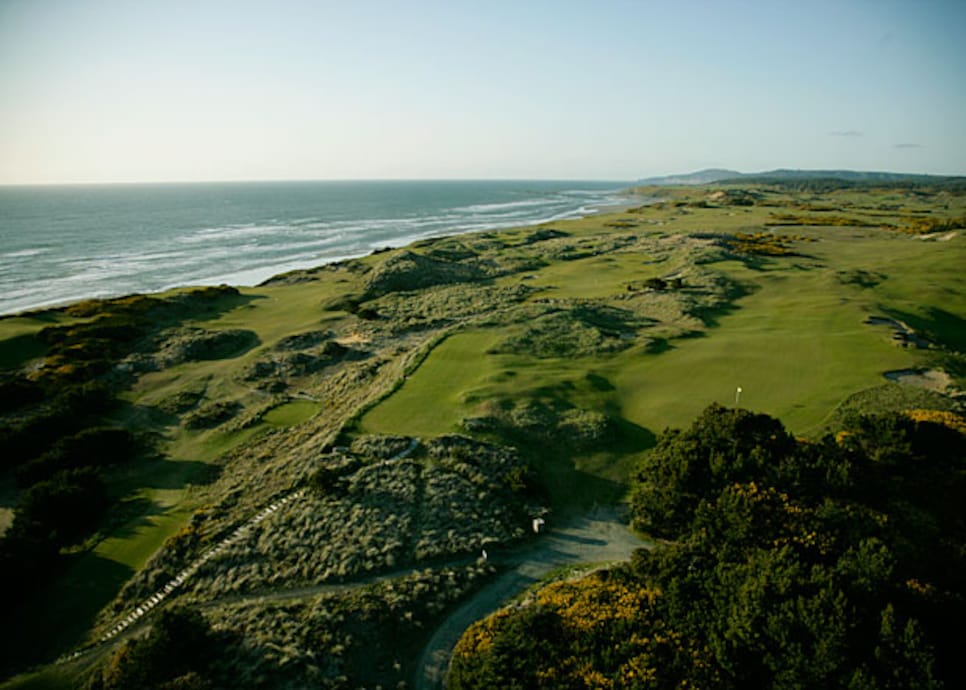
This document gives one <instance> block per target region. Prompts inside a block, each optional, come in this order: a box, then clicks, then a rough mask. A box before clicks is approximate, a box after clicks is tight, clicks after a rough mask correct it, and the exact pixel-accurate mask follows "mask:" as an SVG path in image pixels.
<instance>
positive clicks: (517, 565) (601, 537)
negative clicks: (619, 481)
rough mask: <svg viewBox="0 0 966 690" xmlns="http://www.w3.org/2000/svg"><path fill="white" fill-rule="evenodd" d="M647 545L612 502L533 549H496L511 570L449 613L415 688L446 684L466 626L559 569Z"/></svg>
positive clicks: (615, 557)
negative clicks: (455, 648) (630, 527)
mask: <svg viewBox="0 0 966 690" xmlns="http://www.w3.org/2000/svg"><path fill="white" fill-rule="evenodd" d="M647 546H649V544H647V543H646V542H644V541H642V540H641V539H640V538H639V537H637V535H635V534H634V533H633V532H631V531H630V529H628V527H627V525H626V524H624V522H623V521H622V520H621V519H620V518H619V515H618V509H617V508H615V507H613V506H607V507H598V508H597V509H595V510H594V511H593V512H592V513H589V514H588V515H586V516H584V517H582V518H579V519H577V520H574V521H572V522H570V523H568V524H566V525H562V526H561V527H558V528H555V529H552V530H550V531H549V532H548V533H546V534H545V535H543V536H542V537H540V540H539V541H538V542H537V543H536V544H531V545H528V548H525V549H521V550H518V551H514V552H509V553H507V554H506V555H505V556H501V555H500V554H494V557H493V558H492V560H494V561H496V562H500V563H505V564H507V565H508V566H509V569H508V571H507V572H505V573H503V574H502V575H500V576H499V577H497V579H496V580H495V581H494V582H491V583H490V584H489V585H487V586H486V587H484V588H483V589H481V590H480V591H478V592H477V593H476V594H475V595H473V596H472V597H471V598H470V599H469V600H467V601H466V602H464V603H463V604H462V605H461V606H460V607H459V608H457V609H456V610H455V611H453V612H452V613H450V614H449V616H447V617H446V618H445V619H444V620H443V622H442V623H441V624H440V625H439V626H438V627H437V628H436V631H435V632H434V633H433V636H432V637H431V638H430V640H429V642H428V643H427V645H426V647H425V648H424V649H423V653H422V655H421V657H420V659H419V664H418V666H417V668H416V677H415V678H414V679H413V687H414V688H415V690H437V689H439V688H442V687H443V680H444V678H445V676H446V670H447V668H448V667H449V659H450V656H451V655H452V653H453V647H455V646H456V642H457V641H458V640H459V638H460V636H461V635H462V634H463V631H465V630H466V629H467V628H468V627H469V626H470V625H471V624H472V623H474V622H475V621H477V620H479V619H481V618H483V617H485V616H487V615H489V614H490V613H493V612H494V611H496V610H497V609H498V608H500V606H502V605H503V604H504V603H505V602H506V601H507V600H508V599H510V598H512V597H513V596H515V595H517V594H519V593H520V592H522V591H523V590H525V589H526V588H527V587H529V586H530V585H532V584H533V583H535V582H536V581H538V580H539V579H540V578H541V577H543V576H544V575H546V574H547V573H548V572H550V571H551V570H553V569H554V568H557V567H560V566H566V565H575V564H578V563H600V562H609V561H623V560H627V559H628V558H630V557H631V554H632V553H633V552H634V550H635V549H638V548H641V547H647Z"/></svg>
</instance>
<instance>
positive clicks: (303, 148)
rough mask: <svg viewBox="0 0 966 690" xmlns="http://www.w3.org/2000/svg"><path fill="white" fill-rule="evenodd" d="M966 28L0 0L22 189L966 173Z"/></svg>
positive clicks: (557, 10) (935, 19)
mask: <svg viewBox="0 0 966 690" xmlns="http://www.w3.org/2000/svg"><path fill="white" fill-rule="evenodd" d="M964 28H966V1H964V0H832V1H826V0H808V1H804V0H796V1H795V2H786V1H784V0H770V1H767V2H759V1H740V0H733V1H729V2H725V1H723V0H717V1H708V2H698V1H691V0H673V1H672V0H660V1H659V2H651V1H650V0H596V1H586V2H581V1H567V0H548V1H543V0H526V1H524V0H513V1H503V0H486V1H479V2H470V1H468V0H467V1H463V0H446V1H441V2H431V1H423V0H407V1H406V2H400V1H398V0H394V1H386V2H383V1H381V0H364V1H363V0H359V1H356V0H351V1H350V0H344V1H342V2H328V1H326V0H315V1H311V2H310V1H304V2H303V1H299V0H271V1H264V2H255V1H254V0H231V1H224V2H223V1H220V0H190V1H182V0H163V1H159V2H155V1H154V0H0V184H51V183H100V182H156V181H195V180H272V179H449V178H456V179H583V180H591V179H604V180H619V181H629V180H635V179H640V178H643V177H648V176H652V175H660V174H669V173H682V172H688V171H693V170H698V169H702V168H708V167H726V168H731V169H736V170H739V171H742V172H755V171H762V170H768V169H773V168H778V167H786V168H802V169H839V168H846V169H854V170H887V171H897V172H916V173H938V174H966V40H963V36H962V34H963V29H964Z"/></svg>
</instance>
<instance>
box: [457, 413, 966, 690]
mask: <svg viewBox="0 0 966 690" xmlns="http://www.w3.org/2000/svg"><path fill="white" fill-rule="evenodd" d="M948 414H949V413H946V414H943V415H941V416H940V419H939V420H938V421H940V422H941V423H936V417H935V416H934V415H925V414H923V413H921V412H920V413H917V414H916V415H913V416H912V417H910V416H906V415H898V414H890V415H879V416H871V417H859V418H855V419H854V420H853V423H852V424H851V425H850V426H849V427H848V428H846V429H845V430H844V433H842V434H840V435H839V436H838V439H839V440H836V438H835V437H832V436H829V437H826V438H824V439H822V440H821V441H819V442H813V443H804V442H798V441H796V440H795V439H793V438H792V437H791V436H790V435H789V434H788V433H787V432H786V431H785V429H784V428H783V427H782V425H781V424H780V423H779V422H778V421H777V420H775V419H772V418H770V417H767V416H765V415H755V414H752V413H750V412H746V411H743V410H730V409H725V408H723V407H719V406H713V407H711V408H709V409H708V410H706V411H705V412H704V414H703V415H701V417H700V418H699V419H698V420H697V421H696V422H695V423H694V424H693V425H692V426H691V427H690V428H689V429H687V430H684V431H670V432H668V433H666V434H665V435H664V436H663V437H662V438H661V439H660V441H659V443H658V445H657V447H656V448H655V449H654V450H653V451H652V452H651V454H650V455H649V457H648V458H647V459H646V460H645V461H644V462H643V463H642V465H641V468H640V471H639V474H638V478H637V483H638V487H637V489H636V492H635V495H634V514H635V521H636V523H637V524H638V526H639V527H640V528H642V529H648V530H652V531H655V532H657V533H659V534H662V535H665V536H667V537H669V538H671V539H673V540H674V541H673V542H670V543H668V544H665V545H663V546H659V547H657V548H655V549H654V550H653V551H651V552H647V551H643V550H641V551H638V552H637V554H636V555H635V557H634V559H633V561H632V563H631V564H630V565H628V566H624V567H621V568H617V569H615V570H613V571H612V572H610V573H608V574H603V575H595V576H592V577H590V578H586V579H584V580H582V581H580V582H577V583H562V584H557V585H553V586H550V587H548V588H545V589H544V590H541V591H540V592H539V593H538V594H537V595H536V596H535V597H533V598H532V599H531V600H529V601H527V602H525V603H524V604H523V605H521V607H519V608H518V609H508V610H505V611H503V612H501V613H498V614H496V615H495V616H493V617H491V618H490V619H487V620H486V621H483V622H481V623H478V624H476V625H475V626H473V627H471V628H470V630H469V631H467V633H466V634H465V635H464V637H463V639H462V640H461V641H460V643H459V645H458V646H457V649H456V654H455V656H454V660H453V667H452V672H451V674H450V678H449V687H450V688H451V690H462V689H464V688H482V687H520V688H523V687H527V688H560V687H597V688H626V687H685V686H695V687H715V688H736V689H737V688H748V687H755V688H801V687H848V688H856V689H858V688H912V687H915V688H939V687H943V686H946V687H954V686H956V685H957V684H958V683H959V681H960V679H961V678H962V677H963V674H964V673H966V667H964V661H963V659H962V653H961V651H962V649H963V648H964V645H966V633H964V632H963V627H962V617H963V615H964V614H966V603H964V602H966V575H964V573H966V553H964V551H963V549H962V544H963V543H966V514H964V508H963V506H966V437H964V436H963V434H962V432H961V431H960V430H959V427H960V425H961V424H962V422H961V420H952V423H950V420H949V419H947V415H948Z"/></svg>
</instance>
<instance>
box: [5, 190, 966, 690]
mask: <svg viewBox="0 0 966 690" xmlns="http://www.w3.org/2000/svg"><path fill="white" fill-rule="evenodd" d="M964 233H966V191H964V189H963V188H962V186H961V183H960V185H959V186H957V185H953V184H940V183H936V184H932V185H930V184H926V183H922V184H907V185H902V184H897V185H894V186H889V185H884V184H881V185H862V184H839V185H836V184H825V185H820V184H795V183H788V182H784V183H781V182H776V181H771V182H767V181H765V182H762V183H752V182H741V183H739V182H735V183H719V184H713V185H705V186H688V187H683V186H682V187H647V188H637V189H633V190H629V191H628V192H627V195H626V205H625V207H623V208H620V209H617V210H613V209H609V210H608V211H607V212H605V213H599V214H596V215H590V216H587V217H584V218H580V219H576V220H566V221H559V222H552V223H545V224H542V225H537V226H528V227H522V228H512V229H506V230H494V231H486V232H481V233H470V234H461V235H450V236H440V237H435V238H431V239H426V240H420V241H418V242H416V243H414V244H412V245H409V246H406V247H401V248H393V249H389V248H387V249H386V250H379V251H377V252H375V253H373V254H370V255H368V256H365V257H360V258H356V259H348V260H344V261H340V262H337V263H332V264H327V265H323V266H320V267H318V268H314V269H308V270H299V271H293V272H291V273H287V274H283V275H280V276H277V277H275V278H272V279H270V280H268V281H266V282H265V283H263V284H262V285H259V286H257V287H251V288H233V287H229V286H221V287H208V288H190V287H185V288H178V289H176V290H171V291H168V292H164V293H158V294H153V295H134V296H129V297H121V298H111V299H104V300H89V301H84V302H78V303H75V304H71V305H67V306H64V307H57V308H50V309H42V310H38V311H33V312H27V313H23V314H17V315H13V316H8V317H2V318H0V367H2V369H3V379H2V385H3V396H2V399H3V407H2V410H0V421H2V426H3V429H4V431H3V436H2V437H0V442H2V443H3V445H4V448H6V449H7V451H5V452H4V455H5V456H6V457H7V460H5V464H4V466H3V476H2V483H0V529H3V530H4V533H5V536H4V537H3V542H2V543H3V549H4V550H3V553H2V556H3V558H4V559H5V560H4V563H5V569H6V570H7V571H8V573H7V575H5V576H4V577H5V578H6V579H5V580H4V582H3V585H4V589H3V591H4V593H5V596H6V598H7V600H6V601H5V602H4V607H3V608H4V610H5V616H6V621H5V629H6V630H7V631H8V634H7V636H6V637H7V640H8V641H7V642H6V644H5V645H4V646H3V654H2V656H0V668H2V669H3V674H2V677H3V678H6V679H7V680H6V682H5V683H4V685H2V687H4V688H47V687H58V688H59V687H66V688H71V687H90V688H95V687H96V688H114V687H135V685H132V683H135V680H132V679H139V678H140V679H141V681H140V682H143V683H145V685H143V687H156V686H157V687H160V686H161V685H162V684H163V683H166V682H169V681H171V682H174V681H173V680H172V679H174V678H182V679H183V678H186V677H189V676H190V678H189V680H188V681H184V683H185V684H183V685H164V687H184V688H187V687H224V684H225V683H228V682H229V680H228V679H232V682H236V683H237V687H291V688H297V687H306V686H307V685H314V686H319V687H332V688H336V687H376V686H377V685H381V687H413V683H414V682H415V681H414V679H420V680H419V683H420V685H416V686H417V687H428V686H427V685H425V683H426V681H425V680H424V676H426V674H425V673H424V669H423V668H421V667H420V663H423V661H421V660H422V659H423V656H424V652H426V653H427V654H428V653H429V652H428V651H426V650H428V649H430V648H432V654H434V655H435V657H434V660H433V664H434V669H435V670H434V674H435V675H434V676H433V677H434V678H438V679H439V680H440V681H441V672H440V671H439V668H438V667H439V666H440V664H441V661H440V658H442V659H443V660H444V661H445V658H446V654H448V652H449V651H450V650H451V647H452V644H453V643H452V641H450V642H449V643H447V644H449V648H447V649H443V650H442V651H440V649H438V647H440V645H442V643H441V642H439V640H440V639H443V638H444V637H445V638H446V639H449V638H452V637H454V633H455V632H458V631H454V630H451V629H450V628H452V626H453V625H454V623H453V621H454V620H461V621H462V618H459V617H458V616H457V617H455V618H454V615H455V614H454V612H456V611H459V610H461V609H460V607H461V606H464V607H465V606H467V605H468V604H467V602H471V601H473V597H474V596H475V593H477V592H487V591H496V590H493V589H492V587H493V583H497V582H504V581H508V580H507V578H509V577H511V576H510V575H509V574H508V573H510V572H512V568H511V570H507V568H510V566H511V565H512V566H513V567H516V566H517V565H518V564H519V563H524V562H527V563H529V562H530V561H528V560H527V557H526V556H525V555H521V556H519V557H517V556H514V557H513V558H510V557H507V558H506V559H505V560H502V561H501V556H500V554H501V553H505V552H506V553H509V552H510V551H512V552H513V553H515V554H520V553H522V554H527V553H531V552H530V551H527V549H532V553H533V554H548V555H547V556H546V557H545V558H543V557H542V556H541V557H540V558H542V559H543V561H545V563H546V567H545V568H538V569H537V570H539V577H540V578H545V579H543V580H541V581H542V582H544V583H546V582H549V581H553V580H555V579H557V580H559V579H561V578H567V577H570V576H571V574H570V573H561V572H557V571H555V570H552V569H551V567H552V566H557V565H560V564H561V563H566V564H568V565H570V561H569V560H567V559H561V558H560V557H559V556H553V555H552V554H553V553H555V552H554V551H553V550H552V549H550V548H549V547H546V546H541V542H540V540H541V539H544V538H545V537H544V536H542V535H540V534H536V533H534V530H533V529H532V521H533V519H534V518H537V517H541V518H544V519H545V520H546V524H547V526H548V529H549V530H550V534H551V535H557V536H555V537H554V538H559V539H564V538H565V536H566V535H567V534H577V535H578V537H579V538H580V539H584V540H586V541H587V543H588V544H590V543H591V542H592V540H593V539H594V538H595V536H594V535H593V534H591V533H590V532H579V531H577V528H576V527H575V525H582V524H584V522H582V521H585V520H586V517H587V516H588V515H593V514H597V513H595V511H597V510H600V509H601V507H603V508H605V509H606V512H607V514H608V515H622V514H624V512H625V511H626V510H627V509H628V504H629V502H630V499H631V495H632V494H633V493H634V492H633V487H634V485H635V482H637V481H639V477H638V472H639V468H640V467H642V466H643V465H642V463H646V462H648V458H649V454H650V453H652V452H653V450H654V449H655V447H656V446H657V445H658V439H659V438H661V437H662V434H663V433H664V432H665V431H666V430H667V429H682V428H687V427H688V426H690V425H691V423H692V421H693V420H695V419H696V418H698V417H699V416H700V415H702V412H703V411H705V410H706V409H708V408H709V406H713V405H717V406H723V407H726V408H735V407H738V408H743V409H746V410H749V411H753V412H754V413H760V414H763V415H768V416H770V417H773V418H776V419H779V420H781V422H782V424H783V425H784V427H785V428H786V429H787V430H788V432H789V434H790V435H791V436H793V437H794V438H795V439H799V440H800V441H802V442H808V443H814V444H818V443H820V442H822V439H823V438H828V437H833V436H834V435H835V434H837V433H838V432H847V430H848V429H850V428H851V427H850V426H849V425H850V424H853V423H854V420H855V419H856V418H857V416H860V415H866V414H880V413H901V414H906V413H911V412H914V411H915V412H917V413H919V414H920V415H922V414H925V412H928V413H929V414H932V415H933V416H935V417H936V418H940V417H941V418H943V419H947V420H953V421H950V422H949V423H950V424H953V426H955V424H956V423H959V424H962V422H961V420H962V416H961V415H962V412H963V398H962V394H961V391H962V390H963V389H964V386H966V274H964V271H963V268H964V267H966V236H964ZM924 411H925V412H924ZM942 415H945V417H942ZM930 418H931V417H930ZM955 420H959V421H958V422H956V421H955ZM290 496H291V497H292V498H291V499H289V498H288V497H290ZM282 499H284V501H283V500H282ZM259 516H261V517H259ZM256 517H257V519H256ZM614 520H617V518H614V519H613V520H611V521H609V522H607V523H606V529H607V530H614V529H617V527H616V526H615V525H616V522H615V521H614ZM601 524H604V523H601ZM639 527H640V526H639ZM557 528H559V529H560V530H562V531H561V532H559V533H557V532H555V531H554V530H555V529H557ZM601 529H604V528H603V527H602V528H601ZM620 529H622V530H623V529H625V527H624V526H621V527H620ZM626 529H630V528H629V527H626ZM568 530H569V531H568ZM609 534H610V533H609ZM578 537H574V538H575V539H576V538H578ZM651 537H652V535H649V534H639V535H638V536H635V537H634V538H633V540H632V541H627V544H637V542H638V540H639V539H643V541H642V543H646V544H648V545H652V544H653V543H654V539H652V538H651ZM608 538H610V537H608ZM601 543H604V542H601ZM621 543H622V544H623V543H624V542H621ZM219 545H222V546H219ZM630 548H631V547H630V546H628V547H627V548H626V549H624V551H628V550H629V549H630ZM541 549H542V550H541ZM521 550H522V551H521ZM585 550H586V551H587V552H588V553H592V552H593V549H592V548H590V547H587V548H586V549H585ZM624 551H622V552H621V553H622V555H624ZM602 552H603V551H602ZM481 553H484V554H488V556H489V557H488V558H487V556H486V555H484V556H482V557H481ZM206 554H207V555H206ZM533 558H534V559H536V558H537V556H536V555H535V556H534V557H533ZM554 558H557V559H558V560H553V559H554ZM514 559H515V560H514ZM507 564H510V565H507ZM595 565H602V564H595ZM535 567H536V566H535ZM189 571H190V575H189V576H186V577H184V578H180V580H179V578H178V576H179V574H181V573H186V572H189ZM389 575H392V576H391V577H389ZM547 578H549V579H547ZM533 579H534V580H536V579H537V578H533ZM175 582H176V585H175V584H171V583H175ZM526 584H527V585H530V584H532V582H531V581H529V580H528V581H527V582H526ZM169 585H170V586H169ZM488 587H490V588H491V589H487V588H488ZM522 587H523V585H521V587H520V588H519V589H522ZM340 588H341V589H340ZM273 591H291V592H302V593H304V596H302V595H299V596H294V595H293V596H287V597H285V598H284V599H283V598H281V597H277V598H274V599H273V598H272V597H271V596H270V594H271V592H273ZM501 591H502V590H501ZM159 592H163V593H164V595H163V596H162V597H158V598H157V601H153V602H152V598H153V597H155V595H156V594H157V593H159ZM517 594H519V592H518V591H517V590H514V591H512V592H511V591H510V589H509V588H508V589H507V591H506V596H507V598H509V597H510V596H511V595H517ZM487 596H489V599H487V600H486V607H482V606H481V608H480V613H481V615H482V613H489V612H490V611H492V610H493V608H494V606H495V605H496V604H497V603H499V602H497V601H492V596H490V595H487ZM533 596H537V595H533ZM162 600H163V601H162ZM146 602H152V603H150V605H148V606H147V608H145V605H146ZM484 608H485V609H486V610H485V611H484V610H483V609H484ZM139 609H142V612H141V613H138V614H137V615H136V616H133V617H132V614H133V613H134V612H137V611H138V610H139ZM466 610H469V609H466ZM186 612H187V613H186ZM189 614H190V615H189ZM179 616H180V618H179ZM464 617H465V614H464ZM128 618H130V619H131V621H132V622H129V623H125V624H124V625H123V632H120V631H119V630H118V629H119V627H120V626H121V623H122V622H123V621H125V620H126V619H128ZM135 619H136V621H135ZM465 623H466V624H467V625H468V623H469V622H468V621H467V622H465ZM446 625H449V628H446V635H442V634H441V633H440V634H437V631H438V630H439V629H441V626H446ZM461 625H462V623H461ZM159 631H166V632H163V634H162V632H159ZM434 640H435V641H434ZM189 641H191V643H190V644H189ZM431 641H434V642H433V645H434V646H432V645H431V646H430V647H428V646H427V645H430V642H431ZM440 654H442V655H443V656H442V657H440ZM179 655H180V656H179ZM175 656H177V657H178V658H179V659H181V660H180V661H179V662H178V664H176V665H172V666H170V667H168V666H167V662H165V661H164V660H165V659H170V658H174V657H175ZM172 673H173V674H175V675H170V674H172ZM138 674H141V675H138ZM165 674H168V675H165ZM192 679H193V680H192ZM189 681H190V682H193V683H197V684H195V685H191V684H190V683H189ZM125 683H127V685H125ZM204 683H208V684H207V685H206V684H204ZM400 683H402V684H403V685H399V684H400ZM407 683H408V684H409V685H406V684H407ZM461 687H472V685H469V684H467V685H463V686H461Z"/></svg>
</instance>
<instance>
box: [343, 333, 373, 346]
mask: <svg viewBox="0 0 966 690" xmlns="http://www.w3.org/2000/svg"><path fill="white" fill-rule="evenodd" d="M335 342H337V343H339V345H359V344H360V343H363V344H364V343H368V342H370V339H369V338H367V337H366V336H364V335H362V334H361V333H351V334H349V335H347V336H344V337H342V338H336V339H335Z"/></svg>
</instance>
